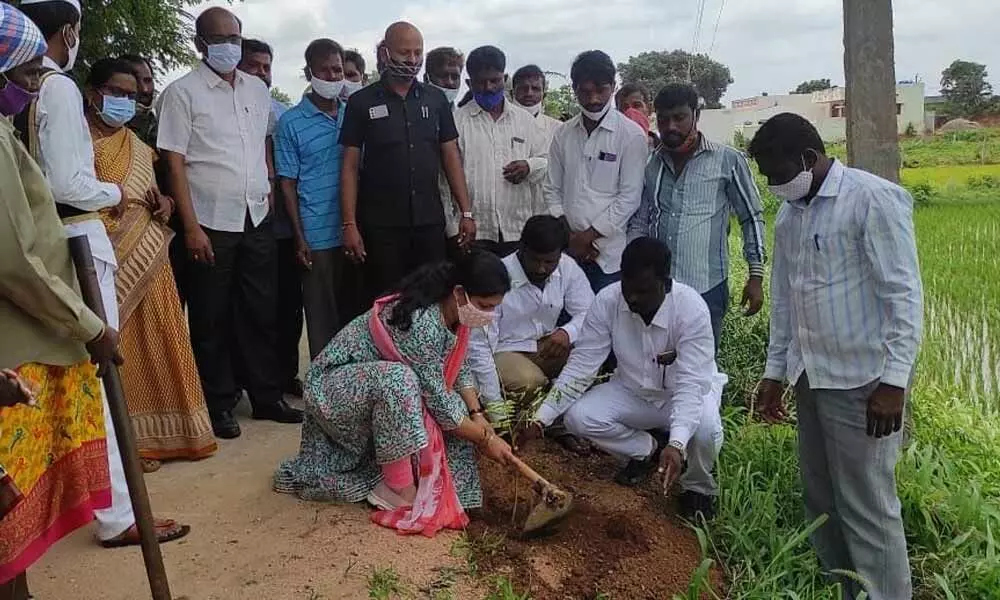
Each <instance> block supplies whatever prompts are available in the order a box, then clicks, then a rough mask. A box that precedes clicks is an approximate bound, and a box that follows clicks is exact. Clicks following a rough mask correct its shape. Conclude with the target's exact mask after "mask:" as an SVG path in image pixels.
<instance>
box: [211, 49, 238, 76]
mask: <svg viewBox="0 0 1000 600" xmlns="http://www.w3.org/2000/svg"><path fill="white" fill-rule="evenodd" d="M207 46H208V50H207V51H206V52H205V62H207V63H208V66H210V67H212V68H213V69H215V71H217V72H219V73H223V74H228V73H232V72H233V71H235V70H236V65H238V64H240V59H241V58H243V48H242V47H241V46H240V45H239V44H229V43H225V44H211V45H207Z"/></svg>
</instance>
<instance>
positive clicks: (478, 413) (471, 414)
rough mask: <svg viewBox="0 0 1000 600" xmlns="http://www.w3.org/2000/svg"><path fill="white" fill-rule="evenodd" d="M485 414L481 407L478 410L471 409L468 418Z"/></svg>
mask: <svg viewBox="0 0 1000 600" xmlns="http://www.w3.org/2000/svg"><path fill="white" fill-rule="evenodd" d="M485 412H486V409H484V408H483V407H482V406H480V407H479V408H473V409H471V410H469V417H474V416H476V415H481V414H483V413H485Z"/></svg>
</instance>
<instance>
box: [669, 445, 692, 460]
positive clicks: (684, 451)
mask: <svg viewBox="0 0 1000 600" xmlns="http://www.w3.org/2000/svg"><path fill="white" fill-rule="evenodd" d="M667 445H668V446H670V447H671V448H673V449H675V450H677V451H678V452H680V453H681V458H682V459H684V460H687V459H688V453H687V448H685V446H684V444H682V443H680V442H679V441H677V440H672V441H671V442H670V443H669V444H667Z"/></svg>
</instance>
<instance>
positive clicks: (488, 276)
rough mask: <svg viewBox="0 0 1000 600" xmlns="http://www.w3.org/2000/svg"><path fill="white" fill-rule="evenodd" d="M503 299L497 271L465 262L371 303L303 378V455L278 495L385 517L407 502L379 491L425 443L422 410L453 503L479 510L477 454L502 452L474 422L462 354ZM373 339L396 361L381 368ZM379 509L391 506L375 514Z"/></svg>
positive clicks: (281, 475) (396, 490)
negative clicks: (369, 506)
mask: <svg viewBox="0 0 1000 600" xmlns="http://www.w3.org/2000/svg"><path fill="white" fill-rule="evenodd" d="M509 287H510V280H509V278H508V276H507V272H506V269H505V268H504V266H503V264H502V263H501V262H500V260H499V259H497V258H496V257H494V256H493V255H490V254H488V253H485V252H474V253H472V254H470V255H469V256H468V257H465V258H463V259H461V260H460V262H459V264H457V265H455V264H451V263H444V264H441V265H437V266H433V267H425V268H423V269H421V270H419V271H417V272H416V273H414V274H413V275H411V276H410V277H409V278H408V279H407V280H404V281H403V282H402V283H401V285H400V291H399V293H398V295H397V296H390V297H387V298H384V299H382V300H380V301H379V302H376V306H375V307H374V308H373V309H372V310H371V311H369V312H368V313H366V314H365V315H362V316H361V317H358V318H357V319H355V320H354V321H352V322H351V323H350V324H349V325H348V326H347V327H345V328H344V329H343V330H342V331H341V332H340V333H339V334H338V335H337V336H336V337H335V338H334V339H333V340H332V341H331V342H330V344H329V345H328V346H327V347H326V349H324V350H323V352H322V353H321V354H320V355H319V356H317V357H316V359H315V360H314V361H313V363H312V366H311V367H310V369H309V372H308V373H307V374H306V386H305V388H306V389H305V402H306V415H305V422H304V423H303V426H302V444H301V448H300V451H299V455H298V456H297V457H295V458H293V459H291V460H288V461H286V462H285V463H283V464H282V465H281V466H280V467H279V469H278V471H277V473H276V475H275V489H276V490H277V491H280V492H285V493H296V494H298V495H299V496H300V497H302V498H304V499H309V500H338V501H344V502H359V501H361V500H365V499H366V498H367V499H368V500H369V501H372V503H373V504H376V505H378V506H380V507H382V508H385V509H390V510H391V509H394V508H398V507H399V505H400V504H401V505H404V506H405V505H406V504H412V503H414V493H413V491H414V490H412V489H410V490H408V489H406V486H401V485H398V484H397V485H396V486H395V487H394V486H393V485H392V482H391V481H390V482H389V483H380V482H382V480H383V476H384V475H385V476H386V477H387V479H389V480H392V479H396V477H394V476H392V475H391V474H390V473H387V472H386V468H387V466H390V465H398V464H399V461H400V460H406V459H409V458H410V457H412V456H414V455H415V454H417V453H418V451H420V450H421V449H423V448H427V447H428V444H429V443H431V442H432V439H431V438H432V432H430V431H428V427H427V426H426V421H425V420H423V419H422V415H423V410H424V409H426V411H427V414H428V415H429V416H430V417H432V419H433V422H434V423H436V424H437V426H439V427H440V429H441V430H443V431H444V432H445V434H444V454H445V455H446V457H447V465H448V471H449V472H450V475H451V478H452V479H453V481H454V489H455V493H456V494H457V497H458V501H459V502H460V504H461V506H462V507H464V508H474V507H479V506H480V505H481V504H482V493H481V490H480V487H479V474H478V471H477V467H476V457H475V449H476V445H477V444H478V447H479V449H480V450H481V451H483V452H484V453H486V454H487V455H488V456H490V457H491V458H493V459H496V460H499V461H501V462H503V461H505V460H506V458H505V457H506V456H509V454H510V447H509V446H508V445H507V444H506V443H504V442H503V441H502V440H500V438H498V437H497V436H495V435H494V434H493V430H492V427H491V426H490V425H489V423H488V422H487V421H486V419H485V417H484V416H483V413H482V408H481V406H480V405H479V400H478V397H477V396H476V394H475V391H474V389H473V387H472V377H471V373H470V372H469V370H468V368H467V367H466V365H465V361H464V350H465V348H464V346H465V341H467V337H468V327H481V326H483V325H484V324H485V323H486V322H488V321H489V319H490V318H491V317H492V310H493V308H494V307H495V306H497V305H498V304H499V303H500V302H501V301H502V299H503V294H504V293H506V292H507V290H508V289H509ZM379 332H386V333H387V334H388V336H387V337H388V338H391V340H390V343H391V344H392V345H394V347H395V350H397V351H398V355H399V358H401V360H391V359H387V357H386V354H387V353H386V350H385V348H384V347H383V344H382V343H380V338H379ZM459 365H460V367H459ZM452 367H454V368H452ZM449 379H451V381H452V382H453V385H450V384H449ZM407 464H408V463H407ZM421 474H422V475H423V464H421ZM404 483H405V482H404ZM420 483H421V485H423V483H424V480H423V477H421V480H420ZM386 488H388V489H386ZM386 498H393V499H395V500H396V503H393V502H388V503H383V502H380V500H384V499H386ZM400 500H401V501H402V502H399V501H400ZM419 503H420V501H419V497H418V498H417V500H416V504H419ZM385 504H389V506H385ZM393 504H396V505H393ZM383 524H384V523H383Z"/></svg>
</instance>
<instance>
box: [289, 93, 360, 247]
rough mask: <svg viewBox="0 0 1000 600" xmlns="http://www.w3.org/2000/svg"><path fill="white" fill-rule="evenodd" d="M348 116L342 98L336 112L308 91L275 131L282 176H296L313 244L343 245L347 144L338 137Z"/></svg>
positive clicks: (304, 225)
mask: <svg viewBox="0 0 1000 600" xmlns="http://www.w3.org/2000/svg"><path fill="white" fill-rule="evenodd" d="M343 119H344V103H343V102H340V103H339V106H338V110H337V116H336V117H331V116H330V115H328V114H327V113H325V112H323V111H321V110H319V109H318V108H316V105H315V104H313V102H312V100H310V99H309V98H308V96H307V97H303V98H302V100H301V101H300V102H299V103H298V104H297V105H295V106H293V107H292V108H290V109H288V112H286V113H285V114H284V115H282V117H281V120H280V121H279V122H278V131H277V132H276V133H275V135H274V169H275V171H276V172H277V174H278V177H283V178H285V179H294V180H295V181H296V189H297V191H298V196H299V216H300V218H301V220H302V232H303V234H304V235H305V238H306V243H308V244H309V248H310V249H311V250H329V249H330V248H337V247H339V246H340V245H341V226H340V225H341V223H340V165H341V158H342V156H343V147H342V146H341V145H340V142H339V141H338V139H339V137H340V127H341V124H342V122H343Z"/></svg>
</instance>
